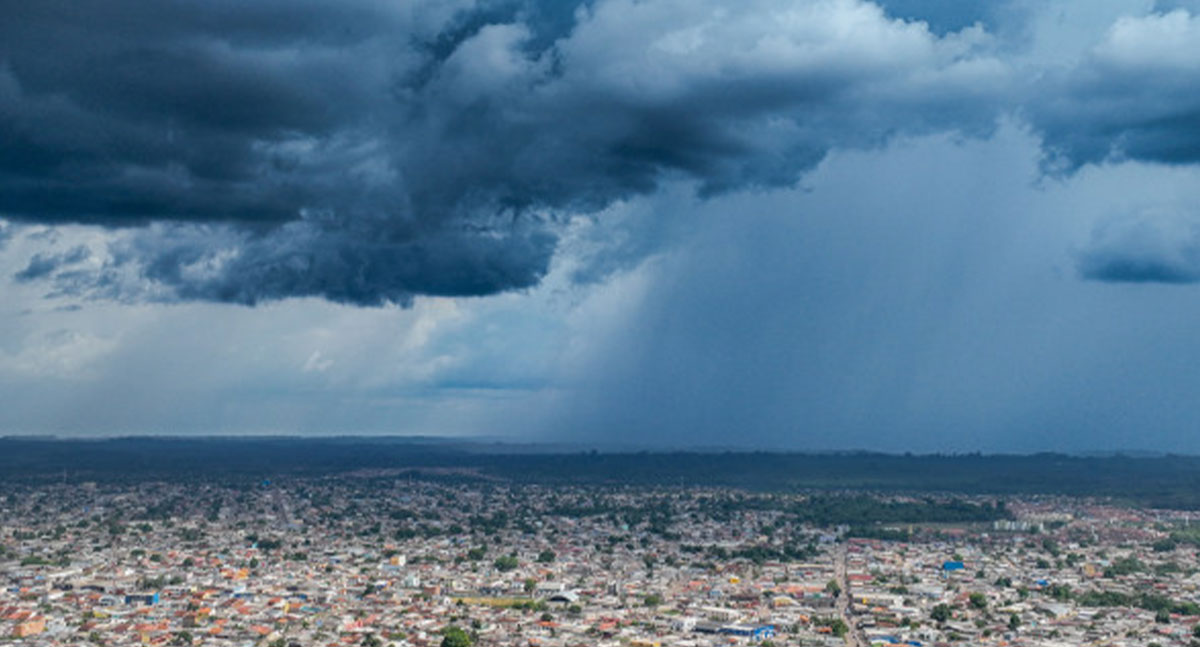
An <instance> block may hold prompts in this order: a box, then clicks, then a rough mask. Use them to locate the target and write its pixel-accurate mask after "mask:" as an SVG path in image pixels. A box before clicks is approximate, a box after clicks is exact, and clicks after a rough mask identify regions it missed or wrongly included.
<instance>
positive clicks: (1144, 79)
mask: <svg viewBox="0 0 1200 647" xmlns="http://www.w3.org/2000/svg"><path fill="white" fill-rule="evenodd" d="M1197 83H1200V17H1198V16H1196V15H1193V14H1192V13H1190V12H1189V11H1188V10H1187V9H1183V8H1179V9H1175V10H1173V11H1171V12H1169V13H1152V14H1149V15H1145V16H1126V17H1123V18H1120V19H1118V20H1117V21H1116V22H1115V23H1114V24H1113V25H1112V26H1111V28H1110V29H1109V30H1108V32H1107V34H1106V35H1105V36H1104V37H1103V39H1102V40H1101V41H1100V42H1099V43H1098V44H1097V45H1096V46H1095V47H1094V48H1092V50H1091V51H1090V52H1089V53H1088V55H1087V56H1086V58H1085V60H1084V61H1082V62H1081V63H1080V64H1079V65H1077V66H1074V67H1071V68H1069V69H1065V70H1058V71H1055V72H1052V73H1048V74H1046V75H1045V77H1044V79H1043V81H1042V82H1041V83H1040V84H1039V85H1038V86H1037V88H1036V89H1035V93H1034V96H1033V97H1032V98H1031V99H1030V100H1029V101H1028V103H1027V106H1026V113H1027V116H1028V117H1029V119H1030V120H1031V122H1032V123H1033V125H1034V127H1035V128H1036V129H1037V130H1038V131H1039V132H1040V133H1041V135H1042V136H1043V140H1044V146H1045V148H1046V152H1047V154H1048V156H1049V161H1050V163H1051V164H1050V165H1051V166H1052V167H1056V168H1059V169H1065V170H1074V169H1077V168H1078V167H1080V166H1082V165H1084V164H1088V163H1100V162H1105V161H1110V160H1116V161H1120V160H1141V161H1148V162H1157V163H1164V164H1193V163H1196V162H1200V97H1198V96H1197V95H1196V93H1195V92H1193V91H1191V88H1194V87H1196V85H1197Z"/></svg>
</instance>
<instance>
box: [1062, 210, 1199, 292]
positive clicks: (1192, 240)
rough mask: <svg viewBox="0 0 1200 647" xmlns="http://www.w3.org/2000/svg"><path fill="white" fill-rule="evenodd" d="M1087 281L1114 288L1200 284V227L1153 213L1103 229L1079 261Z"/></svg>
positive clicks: (1191, 221)
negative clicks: (1128, 285) (1162, 284)
mask: <svg viewBox="0 0 1200 647" xmlns="http://www.w3.org/2000/svg"><path fill="white" fill-rule="evenodd" d="M1078 267H1079V273H1080V274H1081V275H1082V276H1083V277H1084V278H1087V279H1091V280H1095V281H1105V282H1113V283H1196V282H1198V281H1200V221H1197V220H1196V219H1194V218H1186V217H1183V216H1181V215H1179V214H1174V213H1161V212H1150V213H1145V214H1141V215H1139V216H1136V217H1130V218H1124V219H1120V220H1115V221H1110V222H1106V223H1103V224H1101V225H1099V226H1097V227H1096V229H1095V231H1094V232H1093V233H1092V240H1091V241H1090V243H1089V245H1088V246H1087V247H1086V248H1085V249H1084V250H1082V251H1081V252H1080V254H1079V257H1078Z"/></svg>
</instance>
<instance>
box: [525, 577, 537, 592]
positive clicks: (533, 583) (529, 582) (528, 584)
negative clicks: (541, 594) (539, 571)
mask: <svg viewBox="0 0 1200 647" xmlns="http://www.w3.org/2000/svg"><path fill="white" fill-rule="evenodd" d="M535 590H537V580H535V579H533V578H532V577H527V578H525V592H526V593H533V592H534V591H535Z"/></svg>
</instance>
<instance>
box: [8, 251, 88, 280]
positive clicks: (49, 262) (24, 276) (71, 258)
mask: <svg viewBox="0 0 1200 647" xmlns="http://www.w3.org/2000/svg"><path fill="white" fill-rule="evenodd" d="M91 255H92V252H91V250H89V249H88V248H87V247H85V246H83V245H79V246H77V247H73V248H71V249H69V250H67V251H65V252H62V253H60V254H44V253H43V254H34V256H33V258H32V259H30V261H29V264H28V265H26V266H25V269H23V270H21V271H20V272H17V273H16V274H14V275H13V278H14V279H16V280H17V281H19V282H21V283H26V282H28V281H32V280H34V279H40V278H45V277H47V276H50V275H51V274H53V273H54V272H56V271H58V270H59V269H61V268H63V267H66V266H68V265H74V264H76V263H82V262H83V261H86V260H87V259H88V258H90V257H91Z"/></svg>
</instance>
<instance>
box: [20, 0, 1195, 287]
mask: <svg viewBox="0 0 1200 647" xmlns="http://www.w3.org/2000/svg"><path fill="white" fill-rule="evenodd" d="M968 4H970V3H958V4H955V5H954V7H949V6H948V5H946V4H945V3H931V2H926V1H925V0H882V2H881V3H879V4H876V3H872V2H868V1H867V0H747V1H746V2H740V3H738V4H737V5H736V6H733V5H730V4H729V3H727V2H720V1H718V0H700V1H697V0H690V1H684V0H645V1H637V2H635V1H633V0H579V2H575V3H569V2H568V3H563V2H551V1H548V0H454V1H453V2H432V1H421V2H412V3H380V2H375V1H374V0H347V1H346V2H338V3H332V2H327V1H325V0H303V1H302V2H298V3H297V2H283V1H282V0H254V2H251V3H245V2H229V1H227V0H218V1H216V2H212V1H208V2H197V1H196V0H169V1H167V2H161V3H157V4H156V5H155V6H154V7H151V8H147V7H146V6H145V4H144V3H142V2H135V1H134V0H108V1H105V2H101V1H99V0H82V1H79V0H75V1H72V2H66V1H65V0H46V1H44V2H36V3H29V2H17V1H16V0H0V6H3V10H4V15H5V17H6V20H5V21H4V23H3V24H2V25H0V214H4V216H5V217H6V218H10V219H13V220H16V221H24V222H36V223H45V224H51V225H53V224H57V223H88V224H92V225H97V226H100V227H105V228H116V229H120V232H119V233H118V234H116V235H115V236H114V239H115V240H114V243H113V245H112V248H111V249H110V250H108V252H107V253H106V254H104V255H102V257H101V260H100V261H98V262H95V263H91V264H88V265H87V266H85V267H76V268H68V269H65V270H63V271H55V270H54V269H44V268H49V265H48V263H51V262H52V261H54V260H56V259H52V258H50V257H49V256H45V257H43V258H41V259H40V262H39V263H38V264H36V267H34V266H33V264H31V268H30V269H31V272H30V273H29V274H28V275H27V276H28V278H29V279H30V280H32V279H34V278H42V279H50V280H53V281H55V282H56V293H61V294H75V295H91V296H102V297H116V298H121V299H143V298H151V299H157V300H176V299H183V300H207V301H222V302H234V303H243V304H256V303H260V302H262V301H264V300H274V299H282V298H288V297H294V296H317V297H321V298H325V299H329V300H332V301H337V302H344V303H351V304H359V305H375V304H382V303H407V302H409V301H410V300H411V299H412V297H413V296H415V295H446V296H470V295H487V294H494V293H497V292H503V291H507V290H517V289H523V288H528V287H531V286H533V285H536V284H537V283H538V282H539V281H541V280H542V279H543V278H544V276H545V275H546V273H547V271H548V268H549V264H550V262H551V259H552V258H554V256H555V254H556V252H557V250H558V247H559V244H560V241H561V239H562V237H563V236H564V235H565V232H567V231H568V230H569V228H570V227H571V225H570V223H571V222H572V219H574V218H577V217H579V216H581V215H583V216H601V215H603V214H604V213H606V212H607V211H608V210H610V209H611V208H612V207H613V206H614V205H620V204H623V203H625V202H627V201H629V200H631V199H633V198H636V197H637V196H642V195H647V194H651V193H655V192H657V191H659V190H660V188H661V187H663V186H665V185H668V184H678V183H682V184H683V185H686V186H688V187H689V188H690V189H692V190H695V191H696V192H697V193H698V194H699V195H700V196H702V197H705V198H708V197H712V196H715V195H719V194H723V193H727V192H730V191H736V190H743V189H756V188H778V187H789V186H794V185H795V184H796V183H797V181H798V180H799V179H800V178H801V177H803V175H804V174H805V173H807V172H809V171H811V170H812V169H813V168H815V167H816V166H817V165H818V164H819V163H820V162H821V161H822V160H823V159H825V158H826V156H827V154H828V152H829V151H831V150H835V149H873V148H878V147H879V146H880V145H882V144H884V143H885V142H887V141H890V140H893V139H894V138H895V137H897V136H898V135H922V134H930V133H943V132H957V133H966V134H969V135H986V134H988V133H990V132H992V131H993V129H994V126H995V124H996V122H997V118H998V117H1000V116H1001V115H1005V114H1009V113H1017V114H1019V115H1020V116H1021V117H1022V118H1023V119H1024V120H1026V121H1027V122H1028V123H1029V124H1030V126H1031V128H1032V129H1033V131H1034V132H1036V133H1037V134H1038V135H1039V136H1040V137H1041V139H1042V141H1043V144H1044V148H1045V151H1046V153H1047V160H1048V163H1047V167H1048V168H1055V169H1060V170H1066V171H1073V170H1075V169H1078V168H1079V167H1081V166H1083V165H1086V164H1090V163H1104V162H1108V161H1113V160H1124V159H1134V160H1144V161H1150V162H1158V163H1168V164H1189V163H1193V162H1197V161H1200V134H1198V133H1200V128H1197V126H1196V124H1197V115H1200V100H1198V99H1197V98H1196V96H1195V93H1194V92H1189V88H1192V87H1195V85H1196V84H1197V82H1198V81H1200V64H1198V63H1197V61H1200V51H1198V50H1197V49H1196V48H1197V43H1200V18H1197V17H1196V16H1195V14H1194V7H1191V6H1190V0H1189V1H1185V0H1178V1H1174V2H1163V3H1159V4H1158V5H1157V7H1158V8H1157V9H1156V11H1155V12H1152V13H1149V14H1144V11H1143V14H1144V15H1139V14H1130V15H1127V16H1125V17H1123V18H1121V19H1119V20H1117V21H1116V22H1115V23H1113V24H1111V27H1110V28H1109V29H1108V30H1107V32H1097V33H1094V34H1093V33H1091V32H1089V34H1088V38H1091V42H1093V43H1094V45H1093V46H1092V47H1091V48H1090V49H1089V50H1087V52H1086V55H1084V56H1083V57H1082V58H1081V59H1079V60H1069V61H1068V60H1063V61H1053V60H1041V59H1038V58H1037V57H1026V58H1022V56H1021V55H1020V53H1019V52H1018V51H1017V50H1019V49H1020V47H1021V46H1022V45H1021V43H1023V42H1024V41H1023V40H1022V38H1023V37H1022V36H1019V35H1014V34H1017V33H1018V32H1019V31H1020V27H1019V26H1014V25H1020V24H1021V23H1022V21H1023V20H1025V19H1026V18H1028V15H1029V14H1030V12H1031V9H1030V8H1029V5H1028V3H1023V2H1015V1H1014V2H1001V3H986V6H984V5H979V6H976V5H971V6H967V5H968ZM959 5H962V6H959ZM1046 11H1053V7H1051V8H1049V9H1046ZM1106 15H1107V14H1106ZM1105 22H1110V19H1106V21H1105ZM626 224H627V223H626ZM624 226H625V224H623V223H621V222H618V223H617V224H616V227H617V228H618V231H617V233H618V234H620V233H622V232H621V231H620V230H621V228H622V227H624ZM647 229H648V230H650V231H651V232H653V231H655V230H656V228H655V227H647ZM654 245H655V242H654V241H648V242H636V241H635V242H633V243H632V244H631V243H629V242H628V241H627V242H625V243H621V244H618V245H617V246H616V249H615V250H614V251H613V253H614V254H615V256H614V257H613V258H611V259H605V258H604V257H603V256H604V251H603V250H601V251H600V252H598V253H596V254H594V255H593V258H592V259H591V260H590V261H589V263H590V265H591V269H588V268H584V269H582V270H581V271H580V273H579V274H580V276H581V277H582V278H583V279H585V280H590V279H592V278H594V276H595V275H596V274H597V272H599V273H601V274H602V273H603V272H604V271H608V270H605V269H604V268H606V267H608V268H611V267H623V266H627V265H628V263H629V262H630V260H629V259H628V258H627V257H629V256H630V255H633V256H637V255H642V256H644V255H645V254H647V253H649V252H650V251H652V249H653V247H654ZM97 253H99V250H97ZM57 260H63V259H57ZM635 260H636V259H635ZM39 269H41V270H43V271H41V272H39V271H38V270H39Z"/></svg>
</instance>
